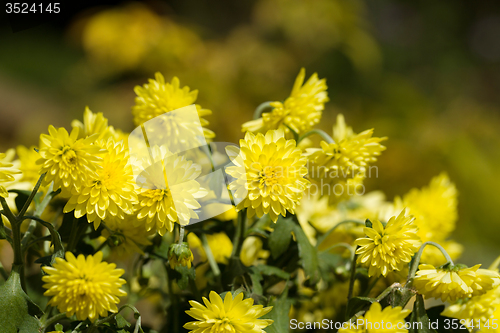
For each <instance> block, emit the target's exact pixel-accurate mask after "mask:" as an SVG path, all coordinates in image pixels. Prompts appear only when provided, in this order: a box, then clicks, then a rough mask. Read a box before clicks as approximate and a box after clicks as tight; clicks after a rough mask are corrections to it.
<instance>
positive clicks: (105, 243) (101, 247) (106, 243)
mask: <svg viewBox="0 0 500 333" xmlns="http://www.w3.org/2000/svg"><path fill="white" fill-rule="evenodd" d="M106 245H108V241H107V240H105V241H104V242H102V243H101V245H99V247H97V249H96V250H95V251H94V255H95V254H96V253H97V252H99V251H102V249H104V247H106Z"/></svg>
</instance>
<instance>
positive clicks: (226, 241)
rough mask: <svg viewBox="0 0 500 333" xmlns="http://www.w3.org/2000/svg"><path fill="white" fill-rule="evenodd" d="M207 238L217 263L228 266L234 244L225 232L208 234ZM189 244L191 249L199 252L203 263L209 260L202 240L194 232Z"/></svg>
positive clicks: (191, 234) (189, 237)
mask: <svg viewBox="0 0 500 333" xmlns="http://www.w3.org/2000/svg"><path fill="white" fill-rule="evenodd" d="M206 236H207V243H208V247H210V250H211V251H212V255H213V256H214V259H215V261H216V262H218V263H219V264H225V265H227V264H228V263H229V258H230V257H231V253H232V252H233V242H231V239H230V238H229V237H228V236H227V234H226V233H225V232H218V233H215V234H208V235H206ZM188 243H189V246H190V247H191V248H193V249H195V250H196V251H197V252H198V254H199V255H200V260H201V261H205V260H207V255H206V253H205V249H204V248H203V246H202V244H201V240H200V239H199V238H198V236H196V235H195V234H194V233H192V232H191V233H189V235H188Z"/></svg>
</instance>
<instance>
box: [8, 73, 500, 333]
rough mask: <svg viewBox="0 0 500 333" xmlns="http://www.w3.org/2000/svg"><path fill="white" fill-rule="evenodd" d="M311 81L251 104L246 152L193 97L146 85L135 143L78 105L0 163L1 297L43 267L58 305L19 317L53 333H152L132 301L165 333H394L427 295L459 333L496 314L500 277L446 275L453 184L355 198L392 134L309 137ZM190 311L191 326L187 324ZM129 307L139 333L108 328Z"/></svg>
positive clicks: (316, 99) (338, 129) (158, 78)
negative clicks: (301, 328)
mask: <svg viewBox="0 0 500 333" xmlns="http://www.w3.org/2000/svg"><path fill="white" fill-rule="evenodd" d="M304 81H305V70H304V69H302V70H301V71H300V73H299V75H298V77H297V78H296V81H295V84H294V86H293V88H292V93H291V95H290V96H289V97H288V98H287V99H286V100H285V101H284V102H276V101H274V102H267V103H263V104H262V105H261V106H259V107H258V108H257V110H256V113H255V119H253V120H251V121H248V122H246V123H245V124H244V125H243V129H244V131H245V132H246V133H245V134H244V138H243V139H241V140H240V141H239V147H236V146H225V147H224V149H221V148H219V147H218V146H217V145H216V144H215V143H214V142H211V140H212V139H213V138H214V137H215V135H214V133H213V132H212V131H211V130H209V129H208V128H206V126H208V121H207V120H205V119H204V117H205V116H207V115H210V114H211V111H209V110H207V109H203V108H201V106H199V105H197V104H194V103H195V102H196V99H197V93H198V92H197V90H191V89H190V88H189V87H181V85H180V82H179V79H178V78H176V77H174V78H173V79H172V80H171V81H170V82H167V81H166V80H165V78H164V77H163V75H162V74H160V73H156V75H155V79H150V80H149V82H148V83H146V84H144V85H143V86H137V87H136V88H135V92H136V95H137V97H136V99H135V104H134V106H133V107H132V115H133V117H134V123H135V125H136V126H137V128H136V129H135V130H133V131H132V132H131V133H127V132H124V131H121V130H120V129H117V128H114V127H113V126H111V125H110V124H109V123H108V120H107V119H106V118H105V117H104V115H103V114H102V113H94V112H92V111H91V110H90V109H89V108H88V107H87V108H86V109H85V111H84V113H83V119H82V120H81V121H80V120H74V121H73V122H72V123H71V125H72V129H71V131H70V132H68V131H67V130H66V129H65V128H55V127H54V126H49V129H48V134H42V135H41V136H40V142H39V146H38V148H36V147H34V146H32V147H30V148H27V147H24V146H19V147H17V149H16V150H14V149H11V150H8V151H7V152H6V153H5V154H0V201H1V205H2V210H1V212H0V213H1V214H2V220H1V221H2V224H0V228H1V230H0V231H1V232H0V236H1V238H5V239H7V240H8V242H9V243H10V244H12V248H13V251H14V259H15V260H14V265H13V269H12V272H13V273H12V274H11V277H10V278H9V280H8V281H7V282H6V283H5V284H4V285H0V296H1V297H12V295H13V294H16V293H18V294H19V295H21V296H22V297H23V300H24V299H27V298H28V296H27V295H26V294H25V292H24V290H23V288H22V286H23V281H24V276H23V275H24V272H23V269H22V267H23V265H24V264H25V260H26V258H31V257H32V256H39V257H41V258H40V259H39V260H37V261H36V263H38V262H41V263H43V267H42V271H43V273H44V275H43V276H42V277H41V279H42V281H43V282H44V285H43V288H45V290H46V291H45V293H44V295H45V296H48V297H50V300H49V301H48V304H49V305H51V306H53V307H54V309H50V310H49V311H48V312H47V313H46V314H45V315H43V317H42V320H41V321H40V320H39V319H38V318H39V317H30V319H33V320H34V321H35V322H37V321H38V322H37V325H38V324H39V325H38V326H39V327H42V326H43V325H45V326H43V327H42V328H41V329H43V330H46V331H48V330H54V329H55V332H63V331H65V330H66V331H67V330H77V329H80V330H81V331H82V330H86V329H88V331H89V332H90V331H98V330H100V329H101V328H103V329H104V327H106V329H110V330H115V331H119V332H120V331H124V330H126V328H125V327H128V328H131V325H135V328H134V332H139V331H143V330H142V327H141V325H143V324H144V325H151V326H152V325H154V320H151V322H153V323H145V321H146V320H145V321H144V322H142V319H141V317H140V314H139V313H138V311H137V309H135V308H134V307H133V306H131V305H124V306H123V307H121V308H118V304H119V303H121V302H122V301H131V300H137V299H139V298H144V299H146V300H147V302H149V303H152V305H153V306H152V307H151V308H152V309H153V308H154V309H162V310H161V316H163V314H164V312H165V309H166V313H167V318H166V319H165V321H166V323H165V326H164V329H165V330H166V329H167V328H170V327H174V326H176V327H175V328H176V329H177V328H180V326H181V325H183V327H184V328H185V329H187V330H189V331H190V333H208V332H212V333H229V332H231V333H235V332H239V333H263V332H265V329H266V328H267V327H268V326H270V325H275V327H274V331H280V332H281V331H285V330H286V329H287V323H288V322H289V319H294V320H300V321H301V322H323V320H325V319H329V320H330V319H331V320H332V322H333V320H335V322H336V324H344V325H340V326H335V327H337V328H339V330H338V331H339V332H347V333H348V332H358V333H359V332H366V333H370V332H372V333H375V332H381V331H384V332H389V331H390V332H399V333H405V332H408V329H407V326H406V325H405V320H406V321H409V322H415V320H420V319H419V318H420V317H423V316H422V311H425V309H424V305H425V304H424V303H423V297H426V298H435V299H440V300H441V301H443V302H451V303H452V304H451V305H450V306H448V307H447V308H446V309H445V311H444V312H443V315H446V316H450V317H454V318H459V319H463V320H465V321H466V322H467V323H474V321H477V320H481V321H485V320H488V319H491V318H494V316H495V315H497V316H498V313H499V311H500V275H499V273H498V271H497V270H496V265H495V264H494V265H492V267H491V268H490V269H481V268H480V266H481V265H475V266H473V267H470V268H469V267H467V266H465V265H462V264H455V263H454V260H455V259H456V258H457V257H458V256H459V255H460V253H461V251H462V248H461V245H459V244H458V243H455V242H453V241H452V240H450V236H451V233H452V232H453V230H454V229H455V226H456V222H457V219H458V214H457V188H456V186H455V185H454V184H453V183H452V182H451V180H450V179H449V177H448V176H447V174H446V173H442V174H440V175H439V176H437V177H435V178H433V179H432V180H431V181H430V184H429V185H428V186H425V187H423V188H421V189H412V190H410V191H409V192H408V193H407V194H405V195H403V196H401V197H396V198H395V199H394V200H393V201H387V200H386V198H385V195H384V194H383V193H382V192H381V191H373V192H369V193H365V192H364V191H363V192H362V193H357V192H356V189H357V188H358V187H359V186H363V188H364V185H365V181H366V180H367V178H369V176H370V174H369V168H370V167H371V166H373V165H374V163H376V162H377V160H378V159H379V158H380V156H381V154H382V152H383V151H384V150H385V149H386V147H385V146H383V145H382V142H383V141H385V140H386V139H387V138H386V137H374V136H373V135H374V130H373V129H368V130H364V131H362V132H360V133H355V132H354V131H353V129H352V128H351V127H350V126H348V125H347V124H346V122H345V119H344V116H343V115H341V114H339V115H337V123H336V124H335V126H334V127H333V135H332V136H330V135H329V134H327V133H326V132H323V131H321V130H320V129H317V128H314V127H315V126H316V125H318V124H319V122H320V119H321V116H322V112H323V111H324V109H325V103H326V102H327V101H328V94H327V86H326V80H325V79H319V78H318V75H317V74H313V75H312V76H311V77H310V78H309V79H308V80H307V81H306V82H305V83H304ZM193 104H194V105H193ZM193 114H194V116H195V118H196V119H195V118H192V117H191V116H192V115H193ZM318 139H320V140H318ZM206 142H209V143H210V144H209V145H206ZM195 143H196V145H194V144H195ZM16 153H17V156H18V158H17V159H16V158H15V155H16ZM224 153H225V154H224ZM211 177H212V178H211ZM325 185H326V186H327V187H330V188H333V189H334V191H333V192H330V193H325V192H324V190H325V188H324V186H325ZM33 187H34V189H33V191H32V192H31V193H28V195H27V194H26V190H30V189H32V188H33ZM337 187H340V188H341V189H342V192H341V193H337V192H336V191H335V189H336V188H337ZM318 188H321V192H319V193H318V192H315V190H316V189H318ZM37 192H42V193H41V194H40V193H37ZM9 193H11V194H12V193H15V195H9ZM37 223H39V224H40V226H38V225H37ZM46 241H51V244H49V243H44V242H46ZM5 243H7V242H5ZM0 244H1V243H0ZM26 254H28V255H26ZM103 258H106V260H108V261H110V262H112V261H113V260H116V262H117V263H118V266H123V267H130V271H127V274H126V275H125V270H123V269H118V268H116V267H117V264H115V263H108V262H105V261H103ZM131 258H133V260H132V259H131ZM499 261H500V259H499ZM497 264H498V262H497ZM0 268H1V267H0ZM33 271H35V270H33ZM0 273H2V275H5V274H6V273H5V272H4V270H3V269H1V271H0ZM3 273H5V274H3ZM122 276H126V278H127V279H128V280H129V284H128V285H127V292H125V291H124V290H123V289H124V286H125V283H126V281H125V279H124V278H122ZM12 285H14V286H16V285H18V286H19V288H18V289H19V290H17V289H16V287H12ZM28 290H29V289H28ZM215 290H217V292H215ZM128 295H130V298H129V299H126V298H125V297H126V296H128ZM207 295H208V298H207V297H203V296H207ZM359 296H361V297H359ZM414 296H416V300H415V306H414V309H416V311H417V312H416V313H414V315H412V316H410V317H408V314H409V313H410V312H411V311H410V310H404V308H405V306H406V305H407V304H408V302H409V301H410V300H411V299H412V298H413V297H414ZM0 299H3V298H0ZM6 299H7V298H6ZM189 299H193V300H191V301H189V305H190V306H191V307H190V309H189V310H187V311H186V314H187V315H189V316H190V317H192V318H193V319H194V320H193V321H190V322H187V323H186V322H183V323H182V324H180V323H179V318H182V314H180V310H181V309H188V308H189V305H188V302H187V301H188V300H189ZM194 299H196V300H194ZM23 302H24V301H23ZM201 302H203V303H201ZM353 302H355V303H353ZM23 304H25V303H23ZM55 308H57V311H59V314H56V315H55V316H54V317H52V318H48V317H49V316H50V315H51V312H53V311H55ZM124 308H129V309H132V310H133V311H134V312H135V315H134V317H135V319H136V322H135V323H134V324H132V323H128V322H127V320H126V319H125V318H126V317H123V316H121V315H120V316H118V312H120V311H122V310H123V309H124ZM273 309H274V310H273ZM1 315H2V314H1V313H0V318H2V317H1ZM151 317H153V316H151ZM290 317H291V318H290ZM349 319H353V321H351V322H347V320H349ZM58 320H61V323H56V322H58ZM162 320H163V318H162V319H161V321H162ZM47 323H48V324H47ZM377 323H378V324H379V325H380V324H381V323H385V325H386V326H384V327H383V328H377V325H376V324H377ZM16 325H17V324H16ZM51 325H52V326H51ZM387 325H389V326H387ZM18 326H19V325H18ZM15 328H18V327H15ZM148 329H149V330H151V331H153V328H152V327H148ZM154 329H156V328H154ZM20 331H22V330H20Z"/></svg>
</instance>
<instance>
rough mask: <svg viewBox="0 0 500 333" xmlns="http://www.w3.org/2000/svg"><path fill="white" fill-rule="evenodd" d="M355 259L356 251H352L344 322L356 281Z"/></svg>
mask: <svg viewBox="0 0 500 333" xmlns="http://www.w3.org/2000/svg"><path fill="white" fill-rule="evenodd" d="M356 259H357V254H356V251H354V255H353V256H352V261H351V273H350V275H349V292H348V293H347V307H346V313H345V319H346V320H347V310H348V309H349V301H350V300H351V298H352V295H353V293H354V282H355V281H356Z"/></svg>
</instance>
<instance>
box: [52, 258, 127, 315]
mask: <svg viewBox="0 0 500 333" xmlns="http://www.w3.org/2000/svg"><path fill="white" fill-rule="evenodd" d="M42 269H43V270H44V271H45V272H46V273H47V275H45V276H43V277H42V280H43V281H44V282H45V284H44V285H43V287H44V288H45V289H47V291H46V292H45V293H44V295H45V296H52V298H51V299H50V301H49V304H50V305H53V306H57V309H58V310H59V311H60V312H61V313H64V312H66V315H67V316H68V317H71V316H72V315H74V314H76V318H78V320H86V319H89V320H90V321H91V322H94V321H95V320H96V319H97V318H98V317H99V316H101V317H105V316H107V315H108V311H109V312H113V313H116V312H118V308H117V307H116V304H118V303H119V302H120V299H119V298H118V297H122V296H126V295H127V293H126V292H124V291H123V290H121V289H120V288H121V286H122V285H123V284H125V283H126V282H125V280H123V279H121V278H120V276H122V274H123V273H124V270H123V269H117V268H116V265H115V264H108V263H106V262H103V261H102V252H97V253H96V254H95V255H94V256H92V255H89V256H87V258H85V257H84V256H83V255H79V256H78V258H75V256H74V255H73V254H72V253H71V252H66V260H64V259H62V258H56V262H55V263H54V265H53V267H49V266H44V267H42Z"/></svg>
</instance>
